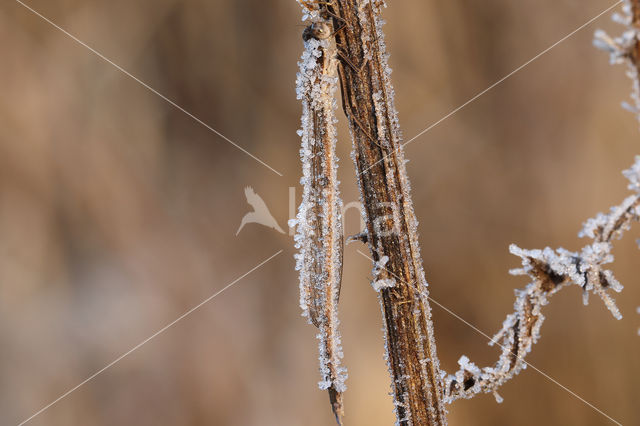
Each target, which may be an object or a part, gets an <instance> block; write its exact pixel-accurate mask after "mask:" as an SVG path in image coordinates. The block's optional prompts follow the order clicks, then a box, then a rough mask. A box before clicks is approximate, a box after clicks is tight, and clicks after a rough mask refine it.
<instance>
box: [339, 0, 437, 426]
mask: <svg viewBox="0 0 640 426" xmlns="http://www.w3.org/2000/svg"><path fill="white" fill-rule="evenodd" d="M381 7H383V4H382V2H381V1H368V0H360V1H357V0H336V1H335V2H333V3H331V4H329V5H328V6H327V10H328V12H329V13H330V14H331V15H332V16H334V26H335V27H336V28H342V29H341V30H339V31H338V32H337V34H336V41H337V46H338V51H339V55H340V56H341V58H342V61H341V62H342V63H341V67H340V77H341V86H342V92H343V107H344V110H345V113H346V115H347V117H348V118H349V123H350V128H351V133H352V139H353V158H354V161H355V165H356V170H357V177H358V184H359V187H360V191H361V201H362V203H363V205H364V212H363V215H364V219H365V222H366V234H365V236H364V237H363V239H365V240H366V241H367V243H368V246H369V249H370V251H371V255H372V257H373V259H374V261H375V262H376V263H377V267H375V268H374V280H375V282H374V288H376V289H377V290H379V295H380V296H379V298H380V303H381V307H382V313H383V318H384V325H385V327H386V337H387V344H386V346H387V347H386V350H387V354H386V355H387V358H388V359H387V362H388V366H389V369H390V373H391V376H392V389H393V394H394V402H395V411H396V416H397V419H398V423H399V424H404V425H409V424H411V425H429V426H435V425H444V424H446V418H445V414H446V411H445V408H444V402H443V385H442V380H441V378H440V373H439V363H438V358H437V356H436V346H435V340H434V336H433V327H432V323H431V309H430V307H429V303H428V300H427V294H428V293H427V282H426V279H425V275H424V270H423V267H422V261H421V258H420V248H419V245H418V235H417V232H416V227H417V221H416V217H415V214H414V211H413V206H412V201H411V197H410V194H409V190H410V188H409V182H408V179H407V177H406V171H405V165H404V163H405V161H404V152H403V149H402V141H401V136H400V130H399V126H398V120H397V114H396V111H395V107H394V103H393V88H392V86H391V82H390V80H389V75H388V73H389V71H388V70H389V68H388V66H387V54H386V52H385V45H384V40H383V39H382V32H381V26H382V22H381V18H380V9H381ZM394 277H398V279H395V278H394Z"/></svg>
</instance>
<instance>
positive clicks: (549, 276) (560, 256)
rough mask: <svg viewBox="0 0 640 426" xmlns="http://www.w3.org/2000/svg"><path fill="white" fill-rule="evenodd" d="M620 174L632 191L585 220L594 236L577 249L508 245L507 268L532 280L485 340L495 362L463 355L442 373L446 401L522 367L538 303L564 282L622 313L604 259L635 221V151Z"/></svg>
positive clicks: (639, 206) (493, 384) (639, 203)
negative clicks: (495, 349) (496, 353)
mask: <svg viewBox="0 0 640 426" xmlns="http://www.w3.org/2000/svg"><path fill="white" fill-rule="evenodd" d="M623 174H624V176H625V177H627V179H628V180H629V181H630V182H631V184H630V185H629V189H631V190H633V191H635V192H636V193H635V194H634V195H631V196H629V197H627V198H626V199H625V200H624V201H623V202H622V203H621V204H620V205H618V206H615V207H612V208H611V210H610V212H609V213H608V214H603V213H600V214H598V215H597V216H596V217H595V218H592V219H589V220H587V221H586V223H585V224H584V227H583V229H582V231H580V234H579V235H580V236H581V237H588V238H591V239H592V240H593V242H592V243H591V244H588V245H587V246H585V247H584V248H583V249H582V250H581V251H580V252H570V251H568V250H565V249H562V248H559V249H556V250H553V249H551V248H549V247H546V248H545V249H543V250H537V249H536V250H525V249H522V248H520V247H518V246H516V245H513V244H512V245H511V247H510V248H509V250H510V252H511V253H513V254H515V255H516V256H519V257H520V258H521V259H522V268H518V269H514V270H512V271H510V272H511V274H513V275H527V276H529V278H530V279H531V282H530V283H529V284H528V285H527V286H526V287H525V288H524V289H522V290H517V291H516V296H517V297H516V301H515V303H514V313H512V314H510V315H508V316H507V318H506V319H505V321H504V323H503V325H502V330H500V331H499V332H498V334H496V335H495V336H494V337H493V339H492V340H491V342H490V344H491V345H493V344H497V345H498V346H500V348H501V349H502V352H501V355H500V357H499V359H498V362H497V363H496V364H495V365H493V366H491V367H484V368H482V369H481V368H478V367H477V366H476V365H475V364H473V363H472V362H470V361H469V359H468V358H467V357H466V356H462V357H461V358H460V360H459V361H458V363H459V364H460V369H459V370H458V371H457V372H456V373H455V374H452V375H448V376H446V374H443V376H445V399H446V401H447V402H449V403H451V402H453V401H454V400H456V399H459V398H471V397H473V396H474V395H475V394H478V393H480V392H495V391H496V389H497V388H498V387H500V386H501V385H502V384H504V383H505V382H506V381H508V380H509V379H511V378H512V377H513V376H515V375H516V374H518V373H519V372H520V371H521V370H522V369H524V368H526V366H527V364H526V361H525V360H524V358H525V356H526V355H527V354H528V353H529V352H530V351H531V348H532V346H533V344H534V343H536V342H537V340H538V339H539V338H540V327H541V326H542V322H543V321H544V315H542V312H541V311H542V307H543V306H544V305H546V304H547V303H548V298H549V297H550V296H552V295H553V294H555V293H557V292H558V291H560V289H562V288H563V287H566V286H569V285H572V284H574V285H578V286H580V287H581V288H582V290H583V294H584V297H583V300H584V301H585V303H586V302H587V300H588V299H587V296H588V294H589V293H593V294H595V295H596V296H598V297H599V298H600V299H602V301H603V302H604V304H605V306H606V307H607V308H608V309H609V311H610V312H611V314H612V315H613V316H614V317H615V318H617V319H621V318H622V315H621V314H620V311H619V310H618V307H617V306H616V304H615V302H614V300H613V299H612V298H611V296H610V294H609V293H610V292H609V291H610V290H613V291H615V292H620V291H621V290H622V285H621V284H620V283H619V282H618V280H616V278H615V277H614V276H613V272H611V271H610V270H608V269H605V268H604V265H606V264H609V263H611V262H612V261H613V254H611V249H612V241H613V240H614V239H617V238H620V237H621V236H622V233H623V232H624V231H626V230H628V229H629V227H630V225H631V223H632V222H638V221H640V187H638V185H636V183H637V182H638V180H639V179H640V157H637V158H636V162H635V163H634V164H633V166H631V168H629V169H628V170H625V171H624V172H623ZM496 399H498V398H497V397H496ZM498 401H499V400H498Z"/></svg>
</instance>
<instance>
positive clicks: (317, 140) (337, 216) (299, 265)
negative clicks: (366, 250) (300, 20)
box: [291, 2, 347, 423]
mask: <svg viewBox="0 0 640 426" xmlns="http://www.w3.org/2000/svg"><path fill="white" fill-rule="evenodd" d="M301 4H302V5H303V6H304V8H305V11H306V12H307V14H308V15H310V17H311V18H312V19H313V22H312V23H311V25H309V26H308V27H307V28H306V29H305V31H304V33H303V39H304V47H305V50H304V52H303V54H302V58H301V60H300V63H299V65H300V71H299V73H298V77H297V95H298V99H300V100H301V101H302V129H301V130H299V132H298V134H299V135H300V136H301V138H302V148H301V150H300V156H301V158H302V168H303V173H302V178H301V180H300V183H301V184H302V186H303V194H302V203H301V204H300V207H299V209H298V214H297V217H296V219H295V220H293V221H292V222H293V223H291V225H292V226H293V225H296V227H297V233H296V237H295V241H296V248H298V249H299V252H298V253H297V254H296V255H295V258H296V269H298V270H299V271H300V306H301V308H302V312H303V313H302V315H303V316H305V317H307V318H308V320H309V322H310V323H313V324H314V325H315V326H316V327H317V328H318V329H319V333H318V334H317V337H318V340H319V342H318V347H319V352H320V356H319V359H320V374H321V376H322V379H321V380H320V382H319V386H320V388H321V389H327V390H328V391H329V398H330V401H331V408H332V410H333V412H334V414H335V416H336V420H337V421H338V423H340V418H341V416H342V414H343V406H342V392H343V391H344V390H345V389H346V387H345V383H344V382H345V379H346V377H347V374H346V369H345V368H344V367H342V365H341V359H342V348H341V342H340V334H339V332H338V324H339V321H338V299H339V296H340V283H341V279H342V253H343V232H342V216H341V212H342V200H341V199H340V193H339V190H338V178H337V161H338V159H337V157H336V152H335V150H336V129H335V122H336V118H335V110H336V107H337V104H336V101H335V99H334V94H335V91H336V88H337V84H338V77H337V58H336V47H335V41H334V40H333V39H332V37H331V36H332V33H333V26H332V23H331V22H330V21H329V20H326V19H323V18H321V17H320V16H319V8H318V7H317V6H316V7H315V8H309V7H308V6H307V5H306V2H304V4H303V2H301Z"/></svg>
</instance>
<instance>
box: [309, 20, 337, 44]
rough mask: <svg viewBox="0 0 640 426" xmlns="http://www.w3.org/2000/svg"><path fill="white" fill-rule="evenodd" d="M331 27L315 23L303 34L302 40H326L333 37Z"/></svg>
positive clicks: (322, 23) (323, 23)
mask: <svg viewBox="0 0 640 426" xmlns="http://www.w3.org/2000/svg"><path fill="white" fill-rule="evenodd" d="M331 34H332V33H331V27H330V26H329V24H327V23H326V22H314V23H312V24H311V25H309V26H308V27H307V28H305V29H304V31H303V32H302V40H304V41H309V40H310V39H312V38H315V39H316V40H324V39H327V38H329V37H331Z"/></svg>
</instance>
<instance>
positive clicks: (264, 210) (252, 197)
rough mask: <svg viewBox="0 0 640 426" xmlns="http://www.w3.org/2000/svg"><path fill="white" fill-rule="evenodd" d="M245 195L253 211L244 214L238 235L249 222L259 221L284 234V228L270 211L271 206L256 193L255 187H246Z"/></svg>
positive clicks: (258, 222)
mask: <svg viewBox="0 0 640 426" xmlns="http://www.w3.org/2000/svg"><path fill="white" fill-rule="evenodd" d="M244 195H245V196H246V197H247V203H249V205H250V206H251V207H253V211H252V212H249V213H247V214H245V215H244V217H243V218H242V222H240V227H239V228H238V231H237V232H236V235H238V234H239V233H240V230H242V228H244V226H245V225H246V224H248V223H257V224H260V225H263V226H266V227H268V228H273V229H275V230H276V231H278V232H280V233H281V234H284V231H283V230H282V228H280V225H278V222H277V221H276V220H275V218H274V217H273V215H272V214H271V212H270V211H269V208H268V207H267V205H266V204H265V202H264V200H263V199H262V198H260V196H259V195H258V194H256V192H255V191H254V190H253V188H251V187H250V186H247V187H246V188H245V189H244Z"/></svg>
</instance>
